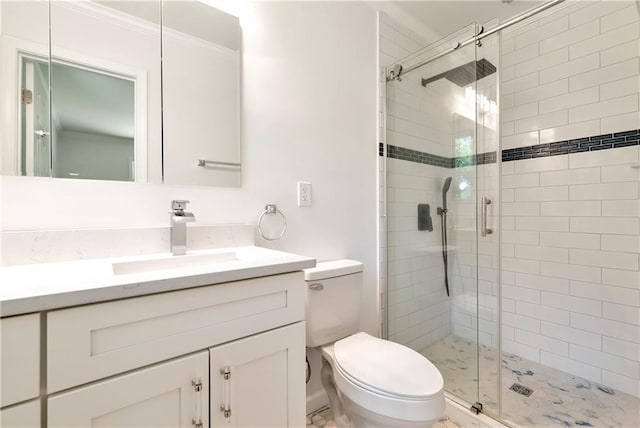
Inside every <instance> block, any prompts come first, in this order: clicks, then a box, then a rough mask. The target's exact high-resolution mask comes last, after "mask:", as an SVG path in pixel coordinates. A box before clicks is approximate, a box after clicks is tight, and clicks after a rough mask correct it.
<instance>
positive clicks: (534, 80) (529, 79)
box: [500, 64, 538, 95]
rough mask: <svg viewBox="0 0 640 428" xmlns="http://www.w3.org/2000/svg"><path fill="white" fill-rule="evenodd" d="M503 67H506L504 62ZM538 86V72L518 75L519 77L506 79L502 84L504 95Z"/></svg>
mask: <svg viewBox="0 0 640 428" xmlns="http://www.w3.org/2000/svg"><path fill="white" fill-rule="evenodd" d="M502 66H503V67H506V66H505V65H504V64H503V65H502ZM536 86H538V73H531V74H527V75H526V76H522V77H518V78H517V79H513V80H509V81H504V82H503V84H502V88H500V89H501V90H502V92H501V94H502V95H507V94H512V93H514V92H515V91H522V90H525V89H529V88H534V87H536Z"/></svg>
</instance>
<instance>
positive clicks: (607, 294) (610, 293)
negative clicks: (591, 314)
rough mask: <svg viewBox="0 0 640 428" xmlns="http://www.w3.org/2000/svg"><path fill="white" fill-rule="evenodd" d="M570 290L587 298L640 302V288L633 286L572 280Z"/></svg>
mask: <svg viewBox="0 0 640 428" xmlns="http://www.w3.org/2000/svg"><path fill="white" fill-rule="evenodd" d="M569 290H571V295H572V296H578V297H585V298H587V299H595V300H602V301H604V302H611V303H620V304H629V305H638V304H640V290H633V289H631V288H624V287H615V286H610V285H603V284H598V283H592V282H582V281H571V283H570V284H569ZM639 339H640V337H639Z"/></svg>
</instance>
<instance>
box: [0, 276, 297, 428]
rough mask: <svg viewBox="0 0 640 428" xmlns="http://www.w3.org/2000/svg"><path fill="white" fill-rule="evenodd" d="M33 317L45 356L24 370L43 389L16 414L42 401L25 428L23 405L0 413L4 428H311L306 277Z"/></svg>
mask: <svg viewBox="0 0 640 428" xmlns="http://www.w3.org/2000/svg"><path fill="white" fill-rule="evenodd" d="M132 286H137V284H133V285H132ZM29 317H32V318H24V320H20V321H23V322H22V323H20V325H27V324H25V322H26V321H29V324H28V325H30V326H31V328H30V329H29V330H28V331H32V330H33V331H35V333H33V332H32V333H33V334H31V336H33V335H34V334H35V338H33V337H32V338H31V342H33V343H34V344H36V345H38V346H39V345H40V343H42V344H43V350H42V351H43V352H42V354H41V353H40V348H39V347H38V348H36V349H33V350H32V351H31V355H30V358H28V359H26V360H25V362H30V361H33V364H36V366H35V369H34V368H33V367H32V368H31V369H32V370H33V371H34V372H35V373H36V377H35V380H32V381H30V383H29V385H30V388H29V390H28V391H29V392H28V393H27V392H26V391H25V392H24V393H23V392H20V395H19V396H18V395H16V397H17V398H16V399H12V400H14V401H12V402H16V401H15V400H18V399H20V400H23V401H25V403H24V404H25V405H26V404H27V402H26V400H27V399H28V398H35V399H36V400H35V401H34V402H33V403H31V404H30V405H31V406H32V407H31V408H32V409H37V410H38V415H37V417H35V416H34V417H33V418H31V421H30V422H28V423H27V424H26V425H23V424H22V422H24V421H22V422H21V421H20V419H19V418H20V415H21V414H24V412H23V411H22V409H21V408H18V407H17V406H19V405H22V404H23V403H22V402H17V404H12V405H10V406H8V407H4V408H2V410H1V411H0V417H3V419H4V421H3V423H2V427H3V428H4V427H10V426H33V427H37V426H40V420H44V421H46V424H47V426H48V427H51V428H54V427H87V426H95V427H100V426H102V427H141V426H149V427H176V428H177V427H195V428H208V427H267V426H269V427H274V426H278V427H287V426H291V427H293V426H304V424H305V402H304V400H305V381H304V367H305V366H304V365H305V327H304V277H303V273H302V272H301V271H296V272H290V273H281V274H275V275H270V276H264V277H259V278H252V279H245V280H239V281H234V282H227V283H221V284H216V285H206V286H200V287H195V288H189V289H183V290H178V291H169V292H165V293H158V294H150V295H145V296H139V297H133V298H125V299H121V300H113V301H107V302H101V303H93V304H87V305H83V306H75V307H69V308H62V309H56V310H49V311H46V312H42V313H39V314H35V315H29ZM12 318H15V319H18V318H22V316H18V317H12ZM12 318H4V319H2V323H3V324H2V326H3V327H4V326H10V327H13V325H14V324H16V323H17V321H16V320H12ZM6 321H10V322H6ZM16 325H18V324H16ZM41 326H42V329H43V331H42V332H40V330H39V328H40V327H41ZM34 329H35V330H34ZM12 330H14V329H12ZM7 331H9V330H7ZM15 331H17V330H15ZM24 331H25V332H26V331H27V330H24ZM41 333H42V334H41ZM29 337H30V336H29ZM9 338H10V335H7V339H9ZM3 355H4V354H3ZM34 356H35V357H37V358H35V359H34V358H33V357H34ZM41 356H42V361H41V360H40V358H41ZM15 360H16V359H15V358H14V357H12V358H11V361H14V362H15ZM6 361H9V360H6ZM3 364H4V362H3ZM33 364H32V366H33ZM3 368H4V365H3ZM40 369H42V370H43V372H44V373H46V375H45V377H44V378H42V379H40V378H39V377H38V374H39V373H40ZM3 375H4V373H3ZM27 379H29V378H27ZM2 383H3V392H4V387H5V381H4V379H3V382H2ZM7 388H9V389H12V388H13V387H11V386H10V385H7ZM13 392H16V393H17V392H18V389H15V390H14V389H12V393H13ZM41 403H43V404H44V405H41ZM36 404H37V406H36ZM221 409H222V410H221ZM40 410H42V412H43V413H42V415H40V414H39V412H40ZM4 422H7V423H4Z"/></svg>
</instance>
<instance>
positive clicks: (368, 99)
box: [0, 2, 378, 333]
mask: <svg viewBox="0 0 640 428" xmlns="http://www.w3.org/2000/svg"><path fill="white" fill-rule="evenodd" d="M251 6H252V7H251V9H250V10H249V11H248V15H247V16H246V17H243V19H242V21H241V24H242V25H243V49H244V55H243V88H242V89H243V91H242V93H243V95H242V97H243V98H242V117H243V128H242V135H243V147H242V162H243V172H242V174H243V177H242V183H243V184H242V187H241V188H238V189H224V188H214V187H186V186H184V187H180V186H161V185H150V184H132V183H115V182H101V181H82V180H55V179H39V178H19V177H2V182H1V184H0V190H1V198H2V199H1V201H2V229H3V230H34V229H77V228H111V227H138V226H140V227H141V226H159V225H166V223H167V212H168V210H169V203H170V201H171V200H172V199H188V200H190V201H191V202H192V203H191V205H190V206H189V209H190V210H191V211H193V212H194V213H195V215H196V219H197V221H198V223H199V224H218V223H255V221H256V219H257V217H258V215H259V214H260V212H261V211H262V210H263V208H264V204H265V203H276V204H278V207H279V208H280V209H281V210H282V211H283V212H284V213H285V214H286V215H287V218H288V223H289V229H288V231H287V234H286V236H285V237H284V238H283V239H281V240H279V241H275V242H266V241H263V240H261V239H258V240H257V242H258V244H259V245H264V246H269V247H272V248H277V249H282V250H286V251H291V252H297V253H301V254H306V255H311V256H315V257H317V258H318V260H327V259H334V258H340V257H351V258H354V259H358V260H361V261H363V262H364V264H365V275H364V277H365V288H364V291H363V295H364V311H363V317H362V327H363V329H365V330H366V331H369V332H371V333H376V332H377V310H376V304H377V282H376V272H377V266H376V245H377V243H376V241H377V238H376V216H377V211H376V209H377V205H376V179H377V172H376V157H377V151H378V147H377V142H376V79H377V72H376V58H377V53H376V16H375V12H374V10H373V9H371V8H369V6H367V5H364V4H361V3H359V2H347V3H333V2H331V3H316V2H305V3H293V2H283V3H276V2H268V3H261V2H256V3H253V4H251ZM299 180H306V181H310V182H311V183H312V186H313V206H312V207H310V208H298V207H297V206H296V181H299Z"/></svg>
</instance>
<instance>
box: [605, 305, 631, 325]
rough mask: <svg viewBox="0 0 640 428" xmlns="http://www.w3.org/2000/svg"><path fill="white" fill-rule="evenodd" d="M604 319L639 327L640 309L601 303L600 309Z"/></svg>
mask: <svg viewBox="0 0 640 428" xmlns="http://www.w3.org/2000/svg"><path fill="white" fill-rule="evenodd" d="M602 311H603V314H602V316H603V317H604V318H607V319H610V320H614V321H620V322H626V323H627V324H633V325H637V326H639V327H640V307H638V306H635V307H634V306H627V305H618V304H615V303H607V302H605V303H603V307H602Z"/></svg>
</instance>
